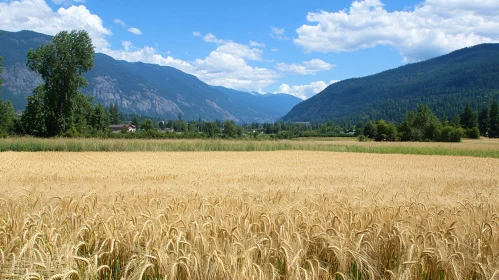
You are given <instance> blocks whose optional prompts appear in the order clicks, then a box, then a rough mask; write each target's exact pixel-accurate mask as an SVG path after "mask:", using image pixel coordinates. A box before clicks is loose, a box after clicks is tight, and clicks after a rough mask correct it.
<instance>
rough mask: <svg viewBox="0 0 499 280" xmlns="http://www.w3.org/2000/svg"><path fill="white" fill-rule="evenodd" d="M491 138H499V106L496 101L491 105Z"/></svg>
mask: <svg viewBox="0 0 499 280" xmlns="http://www.w3.org/2000/svg"><path fill="white" fill-rule="evenodd" d="M489 138H499V105H498V104H497V100H495V99H494V100H493V101H492V104H490V111H489Z"/></svg>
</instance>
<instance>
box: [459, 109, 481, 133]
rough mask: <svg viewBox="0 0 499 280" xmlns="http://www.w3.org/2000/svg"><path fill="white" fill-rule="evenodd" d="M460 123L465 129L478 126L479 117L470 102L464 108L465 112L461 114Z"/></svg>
mask: <svg viewBox="0 0 499 280" xmlns="http://www.w3.org/2000/svg"><path fill="white" fill-rule="evenodd" d="M459 123H460V124H461V127H462V128H464V129H472V128H475V127H476V126H477V119H476V114H475V111H473V108H471V105H470V104H469V103H468V104H466V107H465V108H464V110H463V112H462V113H461V115H460V118H459Z"/></svg>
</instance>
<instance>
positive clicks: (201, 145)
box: [0, 138, 499, 158]
mask: <svg viewBox="0 0 499 280" xmlns="http://www.w3.org/2000/svg"><path fill="white" fill-rule="evenodd" d="M328 139H329V138H328ZM328 139H326V140H293V141H251V140H200V139H198V140H137V139H133V140H124V139H120V140H116V139H68V138H57V139H39V138H5V139H0V151H18V152H40V151H66V152H83V151H94V152H103V151H106V152H115V151H118V152H133V151H142V152H144V151H150V152H172V151H189V152H193V151H284V150H301V151H328V152H355V153H377V154H415V155H446V156H472V157H490V158H499V140H497V139H492V140H489V139H483V140H466V141H464V142H463V143H387V142H385V143H376V142H356V141H351V140H348V139H347V140H345V139H343V138H342V139H339V140H333V141H329V140H328Z"/></svg>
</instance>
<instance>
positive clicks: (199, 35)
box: [192, 31, 201, 37]
mask: <svg viewBox="0 0 499 280" xmlns="http://www.w3.org/2000/svg"><path fill="white" fill-rule="evenodd" d="M192 36H194V37H201V33H199V32H197V31H194V32H192Z"/></svg>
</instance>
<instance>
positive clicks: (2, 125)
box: [0, 99, 17, 136]
mask: <svg viewBox="0 0 499 280" xmlns="http://www.w3.org/2000/svg"><path fill="white" fill-rule="evenodd" d="M16 121H17V115H16V112H15V111H14V106H12V102H10V101H6V102H3V101H2V100H1V99H0V136H5V135H7V134H11V133H12V132H13V130H14V124H15V122H16Z"/></svg>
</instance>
